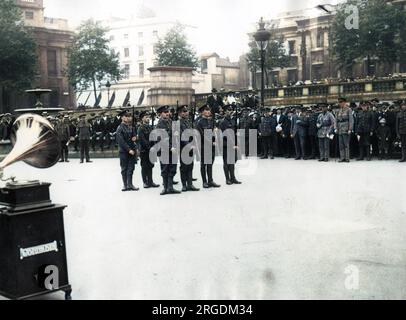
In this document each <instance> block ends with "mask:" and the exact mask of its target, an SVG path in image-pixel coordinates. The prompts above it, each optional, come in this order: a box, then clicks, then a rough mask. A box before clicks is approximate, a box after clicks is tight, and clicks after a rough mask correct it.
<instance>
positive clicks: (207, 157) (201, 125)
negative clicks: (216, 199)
mask: <svg viewBox="0 0 406 320" xmlns="http://www.w3.org/2000/svg"><path fill="white" fill-rule="evenodd" d="M205 108H206V110H207V106H204V107H203V108H201V109H200V110H199V111H201V112H202V111H203V109H205ZM213 116H214V115H213ZM196 129H197V130H198V131H199V133H200V139H201V145H200V150H201V151H200V173H201V175H202V180H203V187H204V188H205V189H207V188H212V187H213V188H218V187H219V185H217V184H216V183H215V182H214V180H213V164H214V159H215V155H216V147H215V145H214V143H215V141H216V139H215V137H214V130H215V126H214V121H213V119H211V118H205V117H202V118H200V119H199V121H198V122H197V124H196ZM206 130H208V131H210V132H212V133H213V135H212V136H206V135H205V131H206ZM206 144H207V146H209V148H210V149H207V147H206Z"/></svg>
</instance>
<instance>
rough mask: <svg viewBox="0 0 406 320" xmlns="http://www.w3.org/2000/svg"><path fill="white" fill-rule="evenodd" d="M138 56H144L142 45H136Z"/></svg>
mask: <svg viewBox="0 0 406 320" xmlns="http://www.w3.org/2000/svg"><path fill="white" fill-rule="evenodd" d="M138 56H140V57H143V56H144V47H143V46H139V47H138Z"/></svg>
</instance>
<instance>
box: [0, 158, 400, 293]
mask: <svg viewBox="0 0 406 320" xmlns="http://www.w3.org/2000/svg"><path fill="white" fill-rule="evenodd" d="M216 162H217V165H216V166H215V173H214V176H215V180H216V182H217V183H220V184H222V188H221V189H218V190H204V191H201V192H198V193H184V194H182V195H179V196H164V197H161V196H159V192H160V191H161V189H149V190H144V189H141V191H140V192H134V193H131V192H130V193H123V192H121V177H120V173H119V171H120V168H119V161H118V159H96V160H95V161H94V163H92V164H79V161H78V160H72V161H71V162H70V163H61V164H57V165H56V166H55V167H53V168H51V169H47V170H38V169H34V168H32V167H29V166H28V165H26V164H24V163H18V164H15V165H13V166H11V167H10V168H7V169H6V171H5V175H6V176H9V175H16V176H17V177H18V178H19V179H21V180H24V179H31V180H32V179H39V180H41V181H44V182H51V183H52V186H51V197H52V200H53V201H54V203H60V204H65V205H67V206H68V207H67V209H66V211H65V232H66V243H67V252H68V264H69V276H70V282H71V284H72V286H73V299H76V300H77V299H85V300H86V299H169V300H177V299H204V300H205V299H255V300H256V299H267V300H268V299H273V300H279V299H306V300H307V299H322V300H330V299H340V300H341V299H406V251H405V245H406V232H405V230H406V197H405V196H404V194H405V193H404V192H405V190H406V167H405V166H404V164H400V163H398V162H396V161H383V162H382V161H373V162H352V163H350V164H339V163H337V162H334V161H332V162H330V163H318V162H317V161H294V160H285V159H276V160H256V159H249V160H244V161H241V162H239V164H238V178H239V179H240V180H242V181H243V184H242V185H241V186H226V185H225V181H224V175H223V173H222V165H221V159H217V160H216ZM154 175H155V180H156V182H158V183H160V177H159V169H158V168H157V167H156V168H155V170H154ZM194 175H195V177H199V168H195V174H194ZM134 180H135V185H136V186H138V187H142V184H141V181H140V180H141V177H140V168H139V166H137V168H136V173H135V178H134ZM177 180H179V177H177ZM196 185H197V186H198V187H201V182H200V181H199V182H197V183H196ZM51 298H53V299H62V298H63V295H62V294H61V295H58V294H57V295H54V296H52V297H51Z"/></svg>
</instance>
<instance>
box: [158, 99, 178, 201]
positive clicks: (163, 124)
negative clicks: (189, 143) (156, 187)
mask: <svg viewBox="0 0 406 320" xmlns="http://www.w3.org/2000/svg"><path fill="white" fill-rule="evenodd" d="M157 113H158V114H159V121H158V125H157V127H156V128H157V129H158V130H163V131H165V132H166V134H167V136H166V138H165V139H166V141H164V143H166V144H167V145H166V146H165V147H168V150H163V152H166V153H168V155H169V156H168V159H163V157H162V150H161V176H162V179H163V184H164V189H163V190H162V192H161V196H164V195H166V194H179V193H181V192H180V191H178V190H176V189H174V188H173V178H174V177H175V175H176V170H177V160H174V159H173V158H174V157H173V154H174V153H175V152H176V151H177V150H176V149H175V148H174V147H173V141H172V120H171V114H170V110H169V106H163V107H160V108H159V109H158V110H157ZM160 139H161V137H159V138H158V141H157V142H160Z"/></svg>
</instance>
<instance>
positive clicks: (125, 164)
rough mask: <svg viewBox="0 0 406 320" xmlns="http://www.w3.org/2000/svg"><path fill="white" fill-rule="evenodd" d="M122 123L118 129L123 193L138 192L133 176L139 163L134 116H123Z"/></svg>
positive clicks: (124, 113) (125, 114) (123, 114)
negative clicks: (133, 123) (133, 124)
mask: <svg viewBox="0 0 406 320" xmlns="http://www.w3.org/2000/svg"><path fill="white" fill-rule="evenodd" d="M120 116H121V119H122V122H121V124H120V125H119V126H118V128H117V134H116V136H117V143H118V146H119V151H120V167H121V177H122V179H123V186H124V187H123V189H122V191H123V192H126V191H138V190H139V188H136V187H134V185H133V174H134V168H135V164H136V163H137V149H138V148H137V144H136V142H137V135H136V132H135V131H134V128H133V127H132V115H131V113H129V112H128V111H123V112H122V113H121V114H120Z"/></svg>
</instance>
